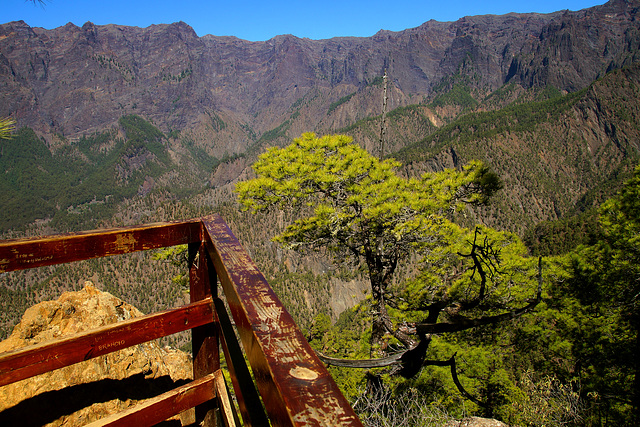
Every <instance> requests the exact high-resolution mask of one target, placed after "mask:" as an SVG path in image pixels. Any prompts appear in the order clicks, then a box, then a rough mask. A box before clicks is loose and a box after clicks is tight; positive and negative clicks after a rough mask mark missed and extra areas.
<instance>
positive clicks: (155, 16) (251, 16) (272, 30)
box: [0, 0, 606, 41]
mask: <svg viewBox="0 0 640 427" xmlns="http://www.w3.org/2000/svg"><path fill="white" fill-rule="evenodd" d="M605 2H606V1H605V0H555V1H552V0H538V1H536V2H535V3H528V2H513V1H507V0H485V1H482V2H480V1H477V0H473V1H472V0H458V1H455V2H453V1H452V2H446V1H433V0H423V1H419V0H396V1H380V0H369V1H364V0H354V1H344V0H342V1H337V0H326V1H317V2H316V1H310V0H309V1H306V2H305V1H302V2H301V1H299V0H298V1H290V0H272V1H271V2H265V1H264V0H262V1H256V0H235V1H229V0H227V1H224V2H223V1H215V0H214V1H203V0H182V1H180V2H176V1H168V0H155V1H154V0H139V1H138V0H126V1H125V0H109V1H105V2H102V1H92V0H44V3H43V4H42V5H39V4H37V1H36V4H34V3H33V2H32V0H26V1H25V0H3V5H2V8H1V9H0V23H6V22H10V21H20V20H22V21H25V22H26V23H27V24H29V25H30V26H32V27H42V28H46V29H53V28H57V27H61V26H63V25H65V24H67V23H68V22H72V23H74V24H75V25H77V26H82V25H83V24H84V23H85V22H87V21H91V22H93V23H94V24H96V25H105V24H119V25H127V26H136V27H148V26H149V25H152V24H170V23H172V22H178V21H183V22H185V23H187V24H188V25H190V26H191V27H192V28H193V29H194V30H195V32H196V33H197V34H198V36H204V35H206V34H212V35H215V36H236V37H238V38H240V39H244V40H250V41H264V40H268V39H270V38H273V37H275V36H277V35H282V34H293V35H294V36H296V37H300V38H303V37H307V38H310V39H316V40H319V39H328V38H332V37H343V36H353V37H370V36H372V35H374V34H375V33H377V32H378V31H380V30H389V31H402V30H405V29H408V28H414V27H417V26H419V25H421V24H423V23H424V22H427V21H429V20H431V19H433V20H436V21H440V22H447V21H456V20H458V19H460V18H462V17H464V16H474V15H489V14H491V15H504V14H507V13H510V12H518V13H528V12H537V13H551V12H556V11H560V10H565V9H568V10H573V11H575V10H581V9H586V8H589V7H592V6H595V5H601V4H604V3H605Z"/></svg>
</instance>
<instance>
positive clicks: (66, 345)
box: [0, 298, 213, 386]
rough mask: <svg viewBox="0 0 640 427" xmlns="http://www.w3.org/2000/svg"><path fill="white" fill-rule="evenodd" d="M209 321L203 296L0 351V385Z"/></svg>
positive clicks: (207, 302) (210, 309)
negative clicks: (73, 332) (24, 346)
mask: <svg viewBox="0 0 640 427" xmlns="http://www.w3.org/2000/svg"><path fill="white" fill-rule="evenodd" d="M212 322H213V307H212V301H211V298H207V299H203V300H200V301H198V302H196V303H193V304H189V305H185V306H183V307H179V308H176V309H172V310H167V311H163V312H158V313H154V314H150V315H147V316H142V317H137V318H133V319H129V320H125V321H122V322H118V323H114V324H111V325H108V326H103V327H101V328H97V329H94V330H91V331H88V332H85V333H81V334H76V335H72V336H69V337H64V338H60V339H57V340H52V341H48V342H46V343H42V344H37V345H34V346H30V347H26V348H23V349H20V350H15V351H11V352H6V353H2V354H0V386H3V385H7V384H11V383H13V382H16V381H19V380H23V379H25V378H29V377H32V376H34V375H38V374H41V373H43V372H48V371H52V370H54V369H58V368H62V367H65V366H69V365H72V364H74V363H78V362H82V361H84V360H88V359H91V358H94V357H98V356H102V355H105V354H108V353H111V352H113V351H117V350H121V349H123V348H127V347H131V346H133V345H136V344H140V343H143V342H147V341H151V340H154V339H156V338H160V337H163V336H167V335H171V334H175V333H176V332H181V331H185V330H187V329H190V328H193V327H198V326H200V325H206V324H212Z"/></svg>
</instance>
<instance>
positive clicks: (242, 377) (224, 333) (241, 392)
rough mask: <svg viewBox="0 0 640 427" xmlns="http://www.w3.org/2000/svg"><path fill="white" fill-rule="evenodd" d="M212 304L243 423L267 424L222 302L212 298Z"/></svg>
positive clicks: (256, 391) (257, 425) (254, 426)
mask: <svg viewBox="0 0 640 427" xmlns="http://www.w3.org/2000/svg"><path fill="white" fill-rule="evenodd" d="M213 306H214V308H215V315H216V318H217V319H218V325H219V326H220V332H221V335H220V337H221V338H222V339H221V340H220V341H221V342H222V349H223V350H224V358H225V360H226V361H227V367H228V369H229V373H230V374H231V381H232V383H233V388H234V390H235V392H236V396H237V398H238V406H239V407H240V413H241V414H242V419H243V421H244V423H245V424H247V425H251V426H253V427H260V426H267V427H268V426H269V419H268V418H267V414H266V413H265V412H264V409H263V408H262V402H261V401H260V395H259V394H258V390H257V389H256V386H255V384H254V383H253V379H252V378H251V372H250V371H249V367H248V366H247V364H246V362H245V360H244V356H243V355H242V349H241V348H240V343H239V342H238V339H237V338H236V334H235V332H234V330H233V326H232V325H231V320H230V319H229V314H228V313H227V310H226V308H225V307H224V303H223V302H222V300H221V299H219V298H214V300H213Z"/></svg>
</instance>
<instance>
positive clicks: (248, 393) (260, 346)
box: [0, 215, 361, 426]
mask: <svg viewBox="0 0 640 427" xmlns="http://www.w3.org/2000/svg"><path fill="white" fill-rule="evenodd" d="M180 244H187V245H188V251H189V281H190V296H191V297H190V298H191V302H190V304H188V305H186V306H183V307H179V308H176V309H171V310H167V311H163V312H159V313H153V314H149V315H146V316H143V317H138V318H134V319H129V320H126V321H123V322H118V323H115V324H112V325H108V326H105V327H102V328H99V329H97V330H93V331H89V332H85V333H81V334H77V335H74V336H68V337H62V338H60V339H56V340H53V341H51V342H48V343H43V344H38V345H35V346H30V347H26V348H22V349H19V350H15V351H12V352H8V353H3V354H0V386H3V385H6V384H10V383H13V382H16V381H19V380H22V379H26V378H30V377H32V376H35V375H38V374H41V373H44V372H48V371H51V370H54V369H58V368H61V367H64V366H68V365H71V364H74V363H78V362H81V361H83V360H87V359H90V358H93V357H97V356H101V355H104V354H107V353H110V352H113V351H117V350H120V349H123V348H126V347H130V346H133V345H136V344H139V343H142V342H146V341H150V340H153V339H156V338H160V337H163V336H167V335H171V334H173V333H177V332H180V331H184V330H188V329H191V331H192V348H193V374H194V380H193V381H192V382H190V383H188V384H186V385H183V386H181V387H178V388H176V389H174V390H171V391H169V392H167V393H164V394H162V395H160V396H156V397H154V398H151V399H148V400H146V401H144V402H142V403H140V404H138V405H136V406H134V407H132V408H129V409H127V410H126V411H124V412H122V413H119V414H114V415H112V416H110V417H107V418H105V419H102V420H99V421H97V422H95V423H94V424H92V425H136V426H138V425H153V424H156V423H159V422H161V421H163V420H165V419H167V418H169V417H171V416H173V415H176V414H178V413H180V412H182V411H184V410H186V409H188V408H193V407H195V408H196V420H197V423H200V422H202V423H204V425H209V426H211V425H215V424H216V422H217V421H216V420H222V422H223V424H224V425H237V424H238V423H239V417H238V415H237V412H238V411H237V410H236V408H235V405H234V403H233V400H232V399H230V398H229V393H228V391H227V388H226V384H225V382H224V377H223V376H222V374H221V370H220V349H222V352H223V353H224V357H225V361H226V364H227V367H228V369H229V372H230V377H231V382H232V384H233V389H234V392H235V396H236V398H237V402H238V407H239V412H240V414H241V417H242V422H243V424H244V425H247V426H249V425H251V426H263V425H264V426H266V425H276V426H302V425H305V426H306V425H324V426H360V425H361V423H360V421H359V420H358V418H357V416H356V415H355V413H354V411H353V409H352V408H351V406H350V405H349V403H348V402H347V400H346V399H345V398H344V396H343V395H342V394H341V392H340V390H339V389H338V387H337V385H336V383H335V382H334V380H333V379H332V378H331V376H330V375H329V373H328V371H327V369H326V368H325V366H324V365H323V364H322V362H321V361H320V360H319V359H318V357H317V356H316V355H315V353H314V351H313V350H312V349H311V347H310V346H309V344H308V343H307V341H306V340H305V338H304V336H303V335H302V333H301V332H300V330H299V329H298V327H297V326H296V324H295V322H294V321H293V319H292V318H291V316H290V314H289V313H288V312H287V310H286V309H285V308H284V306H283V305H282V303H281V302H280V300H279V299H278V297H277V296H276V295H275V293H274V292H273V290H272V289H271V287H270V286H269V284H268V283H267V281H266V280H265V278H264V276H263V275H262V273H260V271H259V270H258V268H257V267H256V265H255V263H254V262H253V261H252V260H251V259H250V257H249V256H248V254H247V252H246V251H245V250H244V249H243V248H242V247H241V245H240V243H239V242H238V240H237V239H236V238H235V236H234V235H233V233H232V232H231V231H230V229H229V227H228V226H227V225H226V223H225V222H224V221H223V220H222V218H221V217H219V216H217V215H212V216H207V217H203V218H199V219H196V220H191V221H184V222H171V223H158V224H149V225H143V226H139V227H128V228H118V229H112V230H102V231H92V232H82V233H73V234H68V235H60V236H50V237H43V238H30V239H16V240H7V241H3V242H0V273H2V272H8V271H13V270H21V269H27V268H34V267H41V266H46V265H54V264H60V263H67V262H72V261H80V260H85V259H90V258H98V257H104V256H109V255H117V254H125V253H130V252H134V251H141V250H148V249H156V248H161V247H167V246H174V245H180ZM218 281H219V282H220V284H221V285H222V289H223V292H224V296H225V299H226V301H227V303H228V307H229V311H230V312H231V315H232V317H233V320H234V322H235V329H234V326H233V325H232V322H231V318H230V317H229V314H228V312H227V308H226V306H225V304H224V303H223V301H222V299H220V298H219V297H218V295H217V289H218V286H217V283H218ZM236 330H237V332H238V335H239V336H240V341H241V343H242V345H240V343H239V342H238V341H237V340H236ZM245 358H246V360H247V361H248V362H249V363H248V365H247V364H246V362H245ZM216 414H218V415H216Z"/></svg>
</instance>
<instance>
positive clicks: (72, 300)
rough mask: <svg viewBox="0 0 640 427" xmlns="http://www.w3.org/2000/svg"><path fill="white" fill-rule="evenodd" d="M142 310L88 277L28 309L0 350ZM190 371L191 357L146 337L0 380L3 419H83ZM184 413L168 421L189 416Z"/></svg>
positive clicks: (153, 392)
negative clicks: (106, 351) (86, 357)
mask: <svg viewBox="0 0 640 427" xmlns="http://www.w3.org/2000/svg"><path fill="white" fill-rule="evenodd" d="M141 315H142V313H141V312H140V311H139V310H138V309H136V308H135V307H133V306H132V305H130V304H127V303H126V302H124V301H122V300H120V299H118V298H116V297H114V296H113V295H111V294H109V293H106V292H101V291H99V290H98V289H96V288H95V287H94V286H93V285H92V284H91V283H90V282H86V283H85V287H84V289H82V290H81V291H78V292H65V293H64V294H62V296H60V298H58V299H57V300H56V301H45V302H42V303H40V304H37V305H35V306H33V307H31V308H29V309H28V310H27V311H26V312H25V314H24V316H23V317H22V320H21V322H20V323H19V324H18V325H16V327H15V328H14V330H13V333H12V334H11V336H9V338H7V339H6V340H5V341H2V342H0V353H2V352H6V351H11V350H14V349H18V348H22V347H25V346H29V345H34V344H38V343H41V342H45V341H48V340H51V339H54V338H60V337H63V336H65V335H71V334H75V333H78V332H83V331H86V330H90V329H94V328H97V327H100V326H104V325H107V324H109V323H114V322H118V321H121V320H125V319H128V318H132V317H137V316H141ZM191 376H192V369H191V360H190V357H189V356H188V355H187V354H185V353H183V352H181V351H179V350H175V349H170V348H168V347H167V348H161V347H160V346H159V345H158V343H157V342H149V343H145V344H140V345H137V346H134V347H130V348H127V349H124V350H120V351H117V352H114V353H111V354H108V355H105V356H100V357H97V358H94V359H91V360H87V361H84V362H81V363H77V364H75V365H71V366H68V367H66V368H62V369H57V370H55V371H52V372H48V373H45V374H42V375H38V376H36V377H33V378H29V379H26V380H23V381H19V382H17V383H13V384H9V385H7V386H4V387H0V425H3V426H10V425H16V426H17V425H20V426H31V425H33V426H42V425H47V426H61V425H65V426H75V425H85V424H87V423H90V422H92V421H95V420H97V419H100V418H102V417H105V416H107V415H109V414H113V413H116V412H119V411H121V410H124V409H126V408H127V407H129V406H132V405H134V404H136V403H138V402H140V401H143V400H145V399H147V398H150V397H153V396H157V395H159V394H161V393H163V392H165V391H167V390H170V389H172V388H175V387H176V386H178V385H181V384H183V383H186V382H187V381H189V380H190V378H191ZM192 417H193V414H189V413H185V414H181V416H180V419H178V418H176V419H175V420H172V421H169V422H168V423H167V425H173V424H175V425H176V426H178V425H181V424H182V425H185V424H190V423H192V422H193V418H192Z"/></svg>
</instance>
